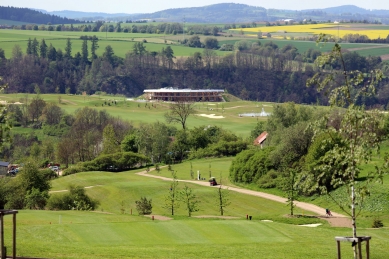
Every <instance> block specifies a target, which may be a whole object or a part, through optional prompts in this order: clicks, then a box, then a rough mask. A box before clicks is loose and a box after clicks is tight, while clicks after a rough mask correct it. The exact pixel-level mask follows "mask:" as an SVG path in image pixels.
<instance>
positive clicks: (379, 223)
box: [371, 218, 384, 228]
mask: <svg viewBox="0 0 389 259" xmlns="http://www.w3.org/2000/svg"><path fill="white" fill-rule="evenodd" d="M383 226H384V223H382V220H380V219H377V218H376V219H374V221H373V225H372V226H371V227H372V228H382V227H383Z"/></svg>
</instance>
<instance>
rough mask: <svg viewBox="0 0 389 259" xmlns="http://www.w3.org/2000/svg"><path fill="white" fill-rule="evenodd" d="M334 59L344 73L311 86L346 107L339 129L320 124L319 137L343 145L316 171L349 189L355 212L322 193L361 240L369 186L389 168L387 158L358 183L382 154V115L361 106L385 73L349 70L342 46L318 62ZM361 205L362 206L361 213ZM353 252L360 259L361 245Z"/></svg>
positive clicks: (316, 80) (327, 76) (320, 78)
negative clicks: (359, 230)
mask: <svg viewBox="0 0 389 259" xmlns="http://www.w3.org/2000/svg"><path fill="white" fill-rule="evenodd" d="M320 41H327V38H326V36H325V35H321V36H320V37H319V40H318V42H320ZM334 60H339V61H340V63H341V66H342V69H341V70H333V71H331V72H330V73H328V72H327V73H324V75H323V74H321V72H318V73H316V74H315V75H314V76H313V77H312V78H311V79H310V80H308V81H307V85H316V86H317V88H318V90H326V91H327V92H328V93H329V103H330V104H331V106H332V107H334V106H335V107H345V108H346V111H345V114H344V116H343V119H342V121H341V124H340V126H339V127H336V128H335V127H333V126H331V125H329V123H328V118H323V119H322V120H320V121H319V122H318V123H317V124H316V127H315V130H316V133H317V134H316V136H317V135H320V134H322V133H327V134H329V135H330V136H340V145H334V146H333V148H332V149H331V150H329V151H328V152H326V154H325V155H324V156H323V157H322V158H321V159H322V161H324V162H325V163H324V164H323V165H322V166H318V167H317V168H316V170H319V171H320V172H323V173H326V172H328V173H330V174H331V176H332V179H331V181H332V182H333V183H334V187H335V188H337V187H341V186H347V187H348V188H347V192H348V194H347V196H348V197H349V198H350V200H349V201H348V202H350V203H351V206H350V207H351V211H348V210H347V209H346V208H347V207H348V206H347V205H348V202H347V203H346V204H347V205H346V204H344V203H343V202H342V201H341V200H338V199H337V198H336V197H334V196H332V195H331V194H330V193H329V192H328V189H327V187H326V186H320V191H321V192H322V193H327V194H329V195H330V197H331V198H332V199H333V200H334V201H335V202H336V203H337V204H338V205H339V207H340V208H341V209H342V210H343V211H344V212H345V213H347V214H348V215H350V216H351V219H352V237H353V238H357V224H356V218H357V216H358V215H359V212H360V211H361V209H362V204H363V200H364V198H365V197H366V195H367V194H368V193H369V189H368V184H369V183H370V182H372V181H374V180H378V181H382V177H383V173H384V172H387V168H388V160H387V157H386V158H385V163H384V165H383V167H382V168H378V167H376V169H375V170H374V171H373V172H369V174H368V176H367V180H366V181H365V184H362V183H360V182H359V181H358V175H359V172H360V165H361V164H362V163H364V162H367V161H370V160H371V158H372V154H373V151H378V148H379V144H380V141H381V139H380V137H379V134H377V132H378V131H379V130H380V116H379V113H378V112H375V111H369V112H367V111H366V110H365V109H364V107H363V106H359V105H358V101H359V100H360V98H362V97H366V96H367V97H368V96H372V95H373V94H374V93H375V87H376V85H377V84H378V82H379V81H380V80H381V79H382V76H383V74H382V72H381V71H380V70H373V71H371V72H370V73H369V74H364V73H362V72H359V71H350V70H348V67H347V66H346V65H345V64H346V63H345V60H344V58H343V54H342V50H341V47H340V45H339V44H338V43H336V44H335V45H334V47H333V48H332V51H331V52H330V53H329V54H327V55H322V56H320V57H318V59H317V60H316V63H317V65H318V66H319V67H324V66H325V65H328V64H331V63H332V62H333V61H334ZM331 139H334V138H332V137H331V138H330V141H331ZM335 139H336V138H335ZM323 144H325V143H323ZM357 206H359V212H358V213H357V212H356V207H357ZM358 242H359V241H358ZM353 250H354V258H355V259H356V258H358V250H357V245H355V244H353Z"/></svg>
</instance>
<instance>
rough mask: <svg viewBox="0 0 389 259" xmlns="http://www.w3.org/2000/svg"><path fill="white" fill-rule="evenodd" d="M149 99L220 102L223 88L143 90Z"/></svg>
mask: <svg viewBox="0 0 389 259" xmlns="http://www.w3.org/2000/svg"><path fill="white" fill-rule="evenodd" d="M143 92H144V93H145V96H146V99H147V100H148V101H171V102H180V101H181V102H182V101H185V102H220V101H223V97H222V93H224V90H221V89H203V90H192V89H178V88H161V89H147V90H144V91H143Z"/></svg>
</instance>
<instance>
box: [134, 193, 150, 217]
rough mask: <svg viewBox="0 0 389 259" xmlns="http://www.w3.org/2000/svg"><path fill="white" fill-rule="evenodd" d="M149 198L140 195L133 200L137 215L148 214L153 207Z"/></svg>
mask: <svg viewBox="0 0 389 259" xmlns="http://www.w3.org/2000/svg"><path fill="white" fill-rule="evenodd" d="M151 201H152V200H151V199H150V200H148V199H147V198H146V197H141V198H140V200H139V201H135V205H136V210H137V211H138V213H139V215H150V214H151V212H152V209H153V206H152V204H151Z"/></svg>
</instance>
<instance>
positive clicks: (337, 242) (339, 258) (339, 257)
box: [336, 240, 342, 259]
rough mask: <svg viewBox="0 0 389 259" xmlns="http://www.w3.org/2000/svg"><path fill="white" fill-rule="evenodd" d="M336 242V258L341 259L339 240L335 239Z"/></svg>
mask: <svg viewBox="0 0 389 259" xmlns="http://www.w3.org/2000/svg"><path fill="white" fill-rule="evenodd" d="M336 244H337V247H338V259H341V257H342V254H341V253H340V241H339V240H337V241H336Z"/></svg>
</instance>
